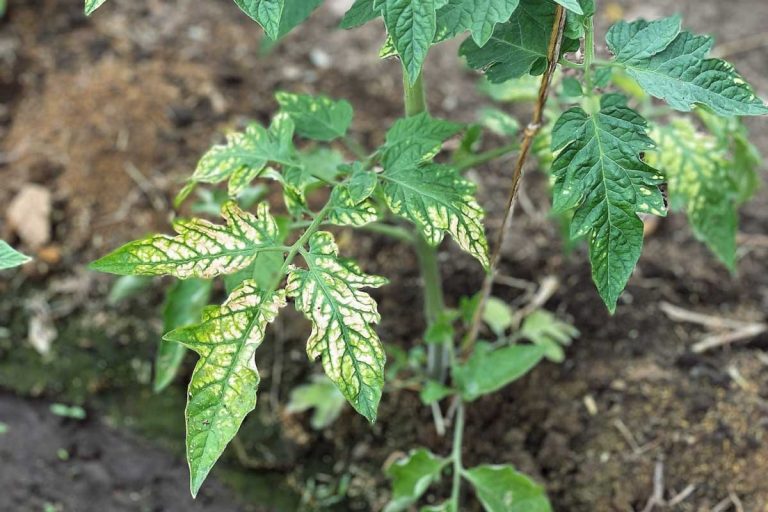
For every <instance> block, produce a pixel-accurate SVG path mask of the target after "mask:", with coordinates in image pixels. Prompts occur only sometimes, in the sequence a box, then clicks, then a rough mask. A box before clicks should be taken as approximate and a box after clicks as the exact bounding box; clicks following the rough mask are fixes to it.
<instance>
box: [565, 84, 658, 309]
mask: <svg viewBox="0 0 768 512" xmlns="http://www.w3.org/2000/svg"><path fill="white" fill-rule="evenodd" d="M645 129H646V121H645V119H643V118H642V117H641V116H640V115H639V114H638V113H637V112H635V111H634V110H632V109H630V108H629V107H627V106H626V99H625V98H624V97H623V96H620V95H618V94H610V95H605V96H603V97H602V98H601V103H600V111H599V112H597V113H595V114H593V115H590V114H588V113H587V112H585V111H584V110H583V109H582V108H580V107H574V108H572V109H570V110H568V111H567V112H565V113H564V114H563V115H562V116H561V117H560V119H558V121H557V123H556V124H555V127H554V129H553V132H552V149H553V150H555V151H557V150H559V149H562V151H561V152H560V154H558V155H557V157H556V158H555V161H554V163H553V164H552V174H553V175H554V177H555V184H554V187H553V195H554V200H553V205H552V209H553V211H554V212H556V213H560V212H564V211H567V210H570V209H573V208H575V213H574V215H573V220H572V223H571V238H574V239H575V238H580V237H582V236H588V238H589V257H590V260H591V262H592V278H593V280H594V281H595V284H596V285H597V290H598V292H599V293H600V296H601V297H602V298H603V301H604V302H605V304H606V306H607V307H608V309H609V310H610V311H611V312H613V311H615V309H616V302H617V300H618V298H619V295H620V294H621V292H622V291H623V290H624V287H625V286H626V284H627V281H628V280H629V277H630V276H631V275H632V272H633V271H634V268H635V265H636V263H637V260H638V259H639V258H640V252H641V251H642V247H643V222H642V221H641V220H640V218H639V217H638V215H637V214H638V213H649V214H654V215H665V214H666V207H665V205H664V198H663V197H662V195H661V192H660V190H659V188H658V185H659V184H661V183H663V181H664V177H663V176H662V175H661V173H660V172H659V171H658V170H656V169H654V168H652V167H650V166H649V165H648V164H646V163H645V162H643V160H642V159H641V157H640V155H641V153H643V152H644V151H648V150H651V149H653V148H654V147H655V145H654V143H653V141H652V140H651V139H650V138H649V137H648V135H646V132H645Z"/></svg>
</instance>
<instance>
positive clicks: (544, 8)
mask: <svg viewBox="0 0 768 512" xmlns="http://www.w3.org/2000/svg"><path fill="white" fill-rule="evenodd" d="M554 19H555V4H554V3H553V2H551V1H550V0H520V5H519V6H518V7H517V9H516V10H515V12H514V13H513V14H512V17H511V18H510V20H509V21H508V22H507V23H501V24H499V25H496V29H495V30H494V31H493V35H492V36H491V38H490V39H489V40H488V43H487V44H485V45H483V46H482V47H481V46H479V45H478V44H477V43H476V42H475V41H473V40H471V39H468V40H467V41H464V43H463V44H462V45H461V48H460V49H459V54H460V55H462V56H463V57H466V59H467V63H468V64H469V66H470V67H471V68H473V69H482V70H484V71H485V72H486V76H487V77H488V80H490V81H491V82H494V83H499V82H505V81H507V80H510V79H512V78H520V77H521V76H524V75H526V74H531V75H541V74H542V73H544V71H545V70H546V68H547V49H548V47H549V39H550V34H551V33H552V25H553V23H554ZM576 48H578V41H575V40H572V39H565V40H564V41H563V50H562V51H563V52H568V51H573V50H575V49H576Z"/></svg>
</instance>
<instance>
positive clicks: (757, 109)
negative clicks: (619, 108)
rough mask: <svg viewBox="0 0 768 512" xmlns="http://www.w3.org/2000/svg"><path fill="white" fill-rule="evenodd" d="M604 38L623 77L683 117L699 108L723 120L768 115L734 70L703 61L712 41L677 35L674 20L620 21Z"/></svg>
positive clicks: (723, 63)
mask: <svg viewBox="0 0 768 512" xmlns="http://www.w3.org/2000/svg"><path fill="white" fill-rule="evenodd" d="M606 39H607V42H608V47H609V48H610V50H611V52H612V53H613V54H614V56H615V60H616V62H617V63H618V64H621V65H622V66H623V67H624V69H625V70H626V72H627V74H628V75H629V76H630V77H632V78H633V79H635V80H636V81H637V82H638V83H639V84H640V86H641V87H642V88H643V89H644V90H645V91H646V92H647V93H648V94H650V95H651V96H655V97H656V98H660V99H663V100H664V101H666V102H667V103H668V104H669V105H670V106H671V107H672V108H675V109H677V110H681V111H683V112H688V111H690V110H691V109H692V108H693V106H694V105H697V104H701V105H706V106H707V107H709V108H710V109H712V110H713V111H714V112H716V113H717V114H720V115H723V116H748V115H763V114H768V106H766V105H765V104H764V103H763V101H762V100H761V99H760V98H758V97H757V96H756V95H755V92H754V90H753V89H752V87H751V86H750V85H749V84H748V83H746V81H745V80H744V79H743V78H742V77H741V76H740V75H739V74H738V73H737V72H736V71H735V70H734V69H733V66H731V65H730V64H729V63H727V62H726V61H724V60H720V59H712V58H709V59H708V58H706V56H707V54H708V53H709V50H710V49H711V48H712V44H713V39H712V38H711V37H707V36H698V35H694V34H692V33H690V32H685V31H683V32H680V20H679V18H677V17H672V18H666V19H662V20H657V21H652V22H647V21H645V20H638V21H634V22H632V23H626V22H619V23H617V24H616V25H614V26H613V27H612V28H611V29H610V30H609V31H608V34H607V36H606Z"/></svg>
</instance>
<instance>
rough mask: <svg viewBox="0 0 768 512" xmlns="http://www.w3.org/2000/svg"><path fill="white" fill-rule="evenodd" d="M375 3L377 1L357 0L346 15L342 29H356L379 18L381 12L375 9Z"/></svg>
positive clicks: (342, 22)
mask: <svg viewBox="0 0 768 512" xmlns="http://www.w3.org/2000/svg"><path fill="white" fill-rule="evenodd" d="M375 3H376V0H355V3H354V4H352V7H350V8H349V10H348V11H347V12H346V14H344V18H343V19H342V20H341V25H340V27H341V28H343V29H350V28H356V27H360V26H362V25H365V24H366V23H368V22H369V21H371V20H374V19H376V18H378V17H379V16H380V15H381V11H380V10H379V9H377V8H375V7H374V4H375Z"/></svg>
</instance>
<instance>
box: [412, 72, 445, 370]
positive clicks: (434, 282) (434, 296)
mask: <svg viewBox="0 0 768 512" xmlns="http://www.w3.org/2000/svg"><path fill="white" fill-rule="evenodd" d="M403 101H404V102H405V115H406V116H408V117H410V116H415V115H418V114H421V113H422V112H426V111H427V101H426V93H425V91H424V77H423V75H421V74H420V75H419V76H418V78H417V79H416V81H415V82H414V83H413V85H411V84H410V82H409V80H408V74H407V73H406V72H405V70H403ZM415 247H416V254H417V256H418V259H419V268H420V270H421V278H422V280H423V282H424V319H425V320H426V322H427V327H428V328H429V327H430V326H432V325H433V324H434V323H435V322H436V321H437V319H438V318H439V317H440V313H442V311H443V310H444V309H445V302H444V301H443V285H442V281H441V279H440V267H439V266H438V261H437V249H436V248H435V247H432V246H431V245H429V243H428V242H427V241H426V240H425V239H424V237H423V236H421V235H418V236H417V240H416V244H415ZM447 361H448V354H447V351H446V348H445V347H444V346H442V345H435V344H430V345H429V346H428V347H427V373H428V374H429V376H430V377H431V378H432V379H434V380H437V381H442V380H443V379H444V377H445V369H446V363H447Z"/></svg>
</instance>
